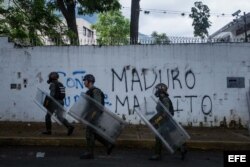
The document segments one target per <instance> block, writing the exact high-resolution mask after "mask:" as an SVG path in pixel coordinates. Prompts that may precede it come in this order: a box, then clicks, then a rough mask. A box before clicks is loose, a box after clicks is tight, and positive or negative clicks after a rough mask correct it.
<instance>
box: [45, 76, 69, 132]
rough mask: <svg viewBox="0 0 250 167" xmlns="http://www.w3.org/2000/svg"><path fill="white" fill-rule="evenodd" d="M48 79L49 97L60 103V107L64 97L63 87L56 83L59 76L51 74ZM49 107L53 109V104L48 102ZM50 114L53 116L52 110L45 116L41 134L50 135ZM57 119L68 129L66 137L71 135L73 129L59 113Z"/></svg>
mask: <svg viewBox="0 0 250 167" xmlns="http://www.w3.org/2000/svg"><path fill="white" fill-rule="evenodd" d="M48 77H49V79H48V81H47V83H48V84H50V86H49V89H50V96H51V97H53V98H54V99H55V100H57V102H58V103H60V104H61V105H62V106H63V105H64V101H63V99H64V97H65V87H64V86H63V84H62V83H61V82H59V81H58V79H59V75H58V73H57V72H51V73H50V74H49V76H48ZM48 103H49V104H48V105H49V106H50V107H51V108H53V109H54V107H56V106H53V104H52V103H51V102H50V101H49V102H48ZM51 114H53V110H52V111H49V112H47V114H46V116H45V122H46V131H45V132H42V133H43V134H46V135H51ZM57 118H58V119H59V120H60V121H61V122H62V123H63V125H64V126H65V127H66V128H67V129H68V133H67V135H68V136H70V135H71V134H72V133H73V130H74V127H73V126H72V125H71V124H70V123H69V122H68V121H67V120H66V119H65V118H64V117H63V116H62V115H61V114H60V112H58V113H57Z"/></svg>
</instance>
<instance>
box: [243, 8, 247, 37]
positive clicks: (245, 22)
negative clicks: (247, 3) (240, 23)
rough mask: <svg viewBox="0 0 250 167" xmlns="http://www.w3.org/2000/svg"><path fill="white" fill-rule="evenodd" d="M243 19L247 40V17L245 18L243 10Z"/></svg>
mask: <svg viewBox="0 0 250 167" xmlns="http://www.w3.org/2000/svg"><path fill="white" fill-rule="evenodd" d="M243 20H244V33H245V42H248V39H247V18H246V12H244V15H243Z"/></svg>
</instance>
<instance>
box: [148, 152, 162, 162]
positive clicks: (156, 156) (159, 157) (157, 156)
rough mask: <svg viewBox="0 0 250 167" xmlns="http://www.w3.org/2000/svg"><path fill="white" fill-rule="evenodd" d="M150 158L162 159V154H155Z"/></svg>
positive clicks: (153, 159)
mask: <svg viewBox="0 0 250 167" xmlns="http://www.w3.org/2000/svg"><path fill="white" fill-rule="evenodd" d="M149 160H151V161H159V160H161V155H159V154H155V155H153V156H152V157H150V158H149Z"/></svg>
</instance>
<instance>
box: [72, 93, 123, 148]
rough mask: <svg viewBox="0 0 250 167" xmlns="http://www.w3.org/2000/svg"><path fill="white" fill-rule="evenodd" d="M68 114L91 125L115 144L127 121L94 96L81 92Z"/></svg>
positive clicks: (102, 136)
mask: <svg viewBox="0 0 250 167" xmlns="http://www.w3.org/2000/svg"><path fill="white" fill-rule="evenodd" d="M68 114H69V115H70V116H72V117H73V118H75V119H76V120H78V121H80V122H82V123H83V124H85V125H87V126H89V127H91V128H92V129H94V131H95V132H96V133H97V134H98V135H99V136H100V137H101V138H102V139H104V140H106V141H108V142H109V143H111V144H114V143H115V141H116V139H117V138H118V137H119V135H120V134H121V132H122V130H123V129H124V127H125V124H126V123H125V122H124V121H123V120H122V119H121V118H119V117H118V116H117V115H115V114H113V113H112V112H111V111H109V110H108V109H107V108H105V107H104V106H103V105H101V104H100V103H98V102H97V101H95V100H94V99H93V98H91V97H89V96H88V95H85V94H84V93H81V95H80V98H79V99H78V100H77V102H76V103H75V104H73V106H72V107H71V108H70V110H69V112H68Z"/></svg>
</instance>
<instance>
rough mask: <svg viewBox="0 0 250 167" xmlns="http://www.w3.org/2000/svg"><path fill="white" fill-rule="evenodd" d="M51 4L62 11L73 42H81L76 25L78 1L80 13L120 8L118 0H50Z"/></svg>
mask: <svg viewBox="0 0 250 167" xmlns="http://www.w3.org/2000/svg"><path fill="white" fill-rule="evenodd" d="M49 3H50V4H53V5H55V6H57V7H58V9H59V10H60V11H61V12H62V14H63V16H64V18H65V20H66V22H67V26H68V28H69V30H71V32H72V35H73V36H72V37H71V38H70V41H71V44H79V42H78V39H79V38H78V31H77V25H76V5H77V3H78V11H79V14H93V13H95V12H97V13H98V12H106V11H109V10H117V9H120V7H121V5H120V3H119V1H118V0H101V1H99V0H50V2H49Z"/></svg>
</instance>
